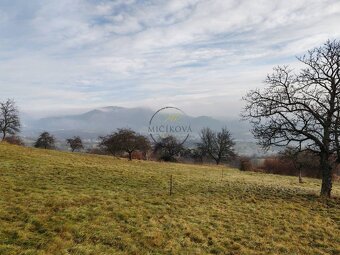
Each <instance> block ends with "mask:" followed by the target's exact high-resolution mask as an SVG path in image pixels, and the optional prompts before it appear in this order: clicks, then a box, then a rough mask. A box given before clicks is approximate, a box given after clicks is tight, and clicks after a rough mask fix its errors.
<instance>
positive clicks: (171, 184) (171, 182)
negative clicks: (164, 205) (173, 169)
mask: <svg viewBox="0 0 340 255" xmlns="http://www.w3.org/2000/svg"><path fill="white" fill-rule="evenodd" d="M169 184H170V185H169V194H170V196H171V195H172V188H173V178H172V175H170V182H169Z"/></svg>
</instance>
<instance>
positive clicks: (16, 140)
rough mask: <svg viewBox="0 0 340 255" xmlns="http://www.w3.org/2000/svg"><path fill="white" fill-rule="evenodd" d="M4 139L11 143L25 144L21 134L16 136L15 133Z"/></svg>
mask: <svg viewBox="0 0 340 255" xmlns="http://www.w3.org/2000/svg"><path fill="white" fill-rule="evenodd" d="M4 141H5V142H7V143H9V144H14V145H20V146H25V143H24V142H23V140H22V139H21V138H20V137H19V136H15V135H12V136H8V137H6V138H5V140H4Z"/></svg>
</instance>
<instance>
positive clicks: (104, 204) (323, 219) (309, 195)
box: [0, 143, 340, 255]
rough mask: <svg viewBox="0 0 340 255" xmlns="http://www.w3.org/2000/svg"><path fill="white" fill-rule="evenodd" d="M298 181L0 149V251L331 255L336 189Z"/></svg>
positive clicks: (339, 202)
mask: <svg viewBox="0 0 340 255" xmlns="http://www.w3.org/2000/svg"><path fill="white" fill-rule="evenodd" d="M222 171H223V177H222ZM170 175H173V178H174V194H173V195H172V196H169V194H168V193H169V176H170ZM304 180H305V183H303V184H299V183H298V180H297V177H287V176H278V175H269V174H261V173H253V172H240V171H238V170H235V169H228V168H225V167H215V166H199V165H185V164H175V163H157V162H147V161H132V162H129V161H127V160H125V159H118V158H113V157H108V156H98V155H87V154H81V153H67V152H57V151H47V150H39V149H33V148H24V147H18V146H13V145H8V144H4V143H2V144H0V254H1V255H2V254H4V255H11V254H13V255H17V254H25V255H28V254H30V255H33V254H41V255H43V254H53V255H58V254H79V255H80V254H93V255H101V254H136V255H137V254H138V255H139V254H189V255H191V254H254V255H255V254H256V255H260V254H265V255H269V254H289V255H293V254H306V255H312V254H324V255H326V254H327V255H330V254H333V255H338V254H340V184H339V183H335V184H334V188H333V196H334V198H333V199H330V200H325V199H321V198H319V197H318V193H319V189H320V180H316V179H308V178H305V179H304Z"/></svg>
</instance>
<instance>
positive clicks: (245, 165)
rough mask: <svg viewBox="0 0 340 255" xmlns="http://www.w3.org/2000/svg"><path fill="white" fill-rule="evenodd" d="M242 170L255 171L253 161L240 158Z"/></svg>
mask: <svg viewBox="0 0 340 255" xmlns="http://www.w3.org/2000/svg"><path fill="white" fill-rule="evenodd" d="M240 170H241V171H251V170H253V164H252V163H251V160H250V159H249V158H247V157H241V158H240Z"/></svg>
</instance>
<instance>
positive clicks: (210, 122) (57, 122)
mask: <svg viewBox="0 0 340 255" xmlns="http://www.w3.org/2000/svg"><path fill="white" fill-rule="evenodd" d="M154 113H155V111H153V110H151V109H147V108H124V107H117V106H108V107H103V108H99V109H95V110H91V111H88V112H85V113H82V114H74V115H66V116H58V117H47V118H41V119H37V120H34V119H30V118H27V117H25V118H23V130H22V135H23V136H24V137H25V138H26V139H28V140H31V139H34V138H36V137H37V136H38V135H39V133H41V132H42V131H48V132H50V133H52V134H53V135H54V136H55V137H56V138H57V139H59V140H65V139H66V138H69V137H72V136H75V135H79V136H80V137H82V139H84V140H86V141H87V142H90V143H92V142H93V143H94V142H95V141H96V140H97V139H98V136H101V135H106V134H109V133H111V132H113V131H115V130H116V129H117V128H131V129H133V130H135V131H136V132H139V133H142V134H145V135H147V134H148V124H149V120H150V118H151V117H152V115H153V114H154ZM186 118H187V121H188V122H189V123H190V125H191V127H192V131H193V133H192V135H191V137H190V139H191V140H190V141H191V143H194V142H195V141H197V139H198V134H199V131H200V130H201V129H202V128H204V127H209V128H211V129H213V130H219V129H221V128H222V127H227V128H228V129H229V130H230V132H231V134H232V136H233V137H234V138H235V140H236V141H237V147H238V148H242V149H241V150H242V151H244V152H246V154H254V153H256V154H258V153H260V152H259V149H258V147H257V146H256V145H255V143H254V140H253V137H252V135H251V134H250V132H249V129H250V126H249V124H248V123H247V122H243V121H240V120H237V119H226V120H219V119H215V118H212V117H208V116H199V117H192V116H186ZM190 141H189V142H190Z"/></svg>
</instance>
